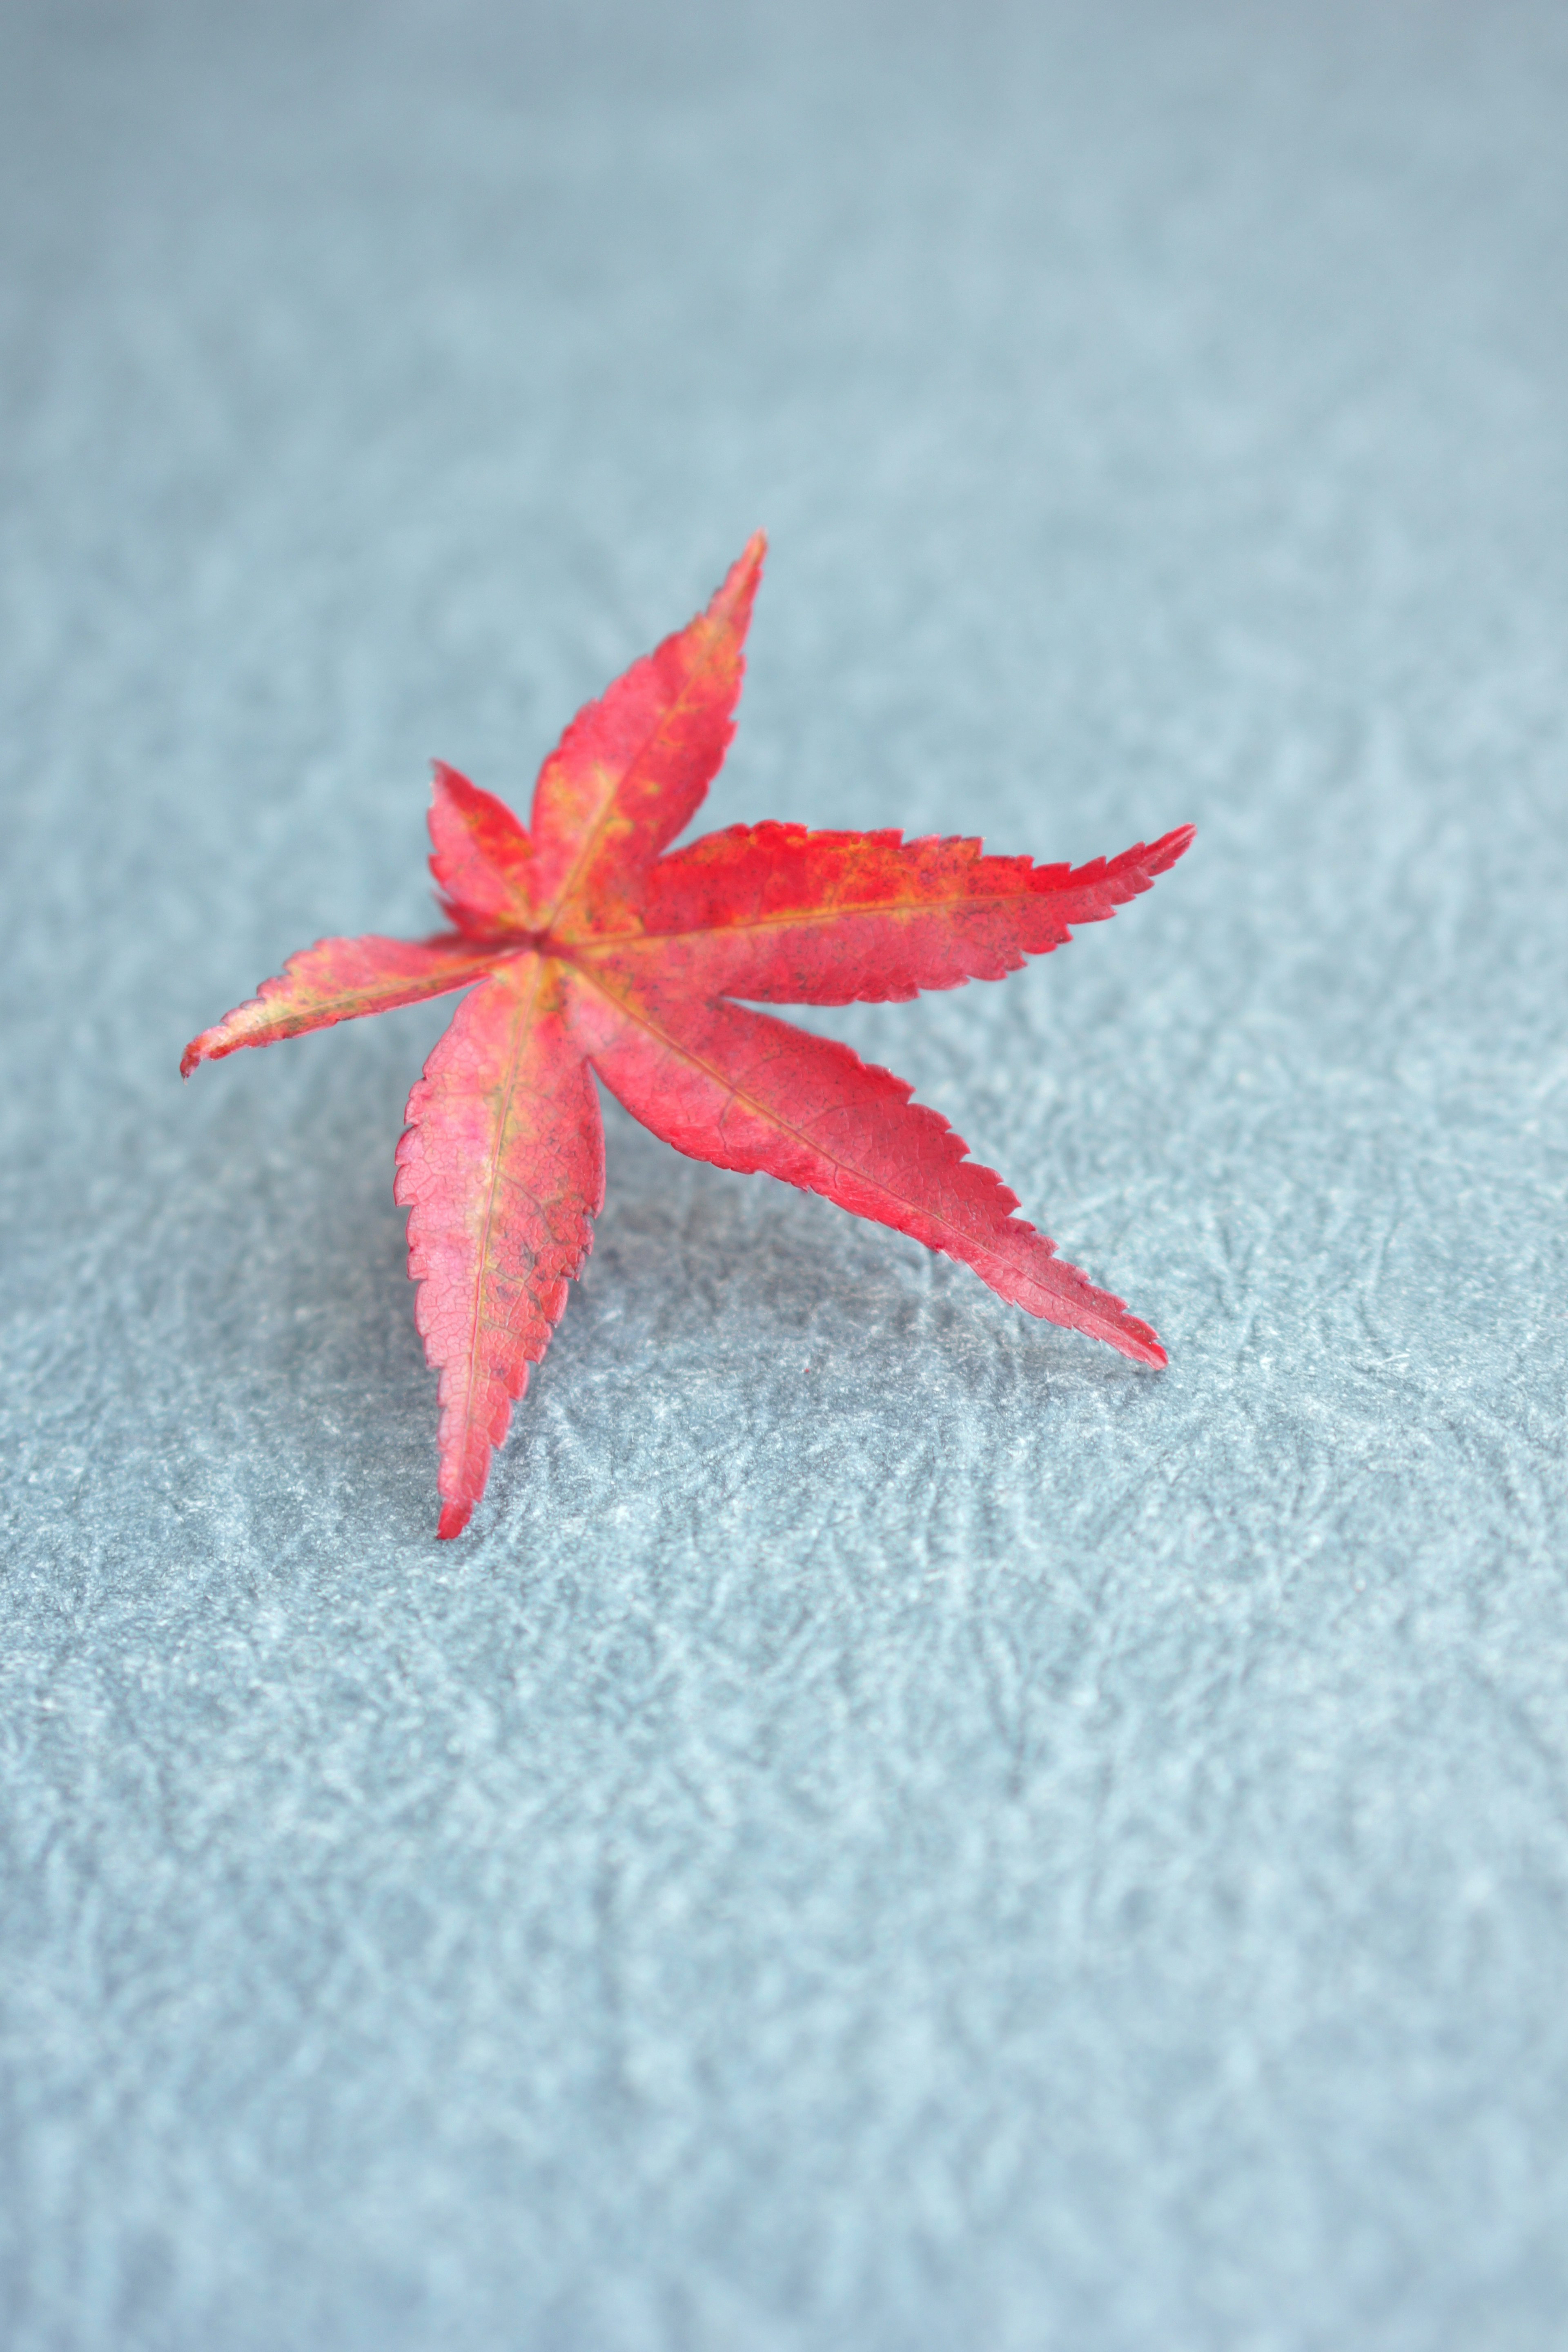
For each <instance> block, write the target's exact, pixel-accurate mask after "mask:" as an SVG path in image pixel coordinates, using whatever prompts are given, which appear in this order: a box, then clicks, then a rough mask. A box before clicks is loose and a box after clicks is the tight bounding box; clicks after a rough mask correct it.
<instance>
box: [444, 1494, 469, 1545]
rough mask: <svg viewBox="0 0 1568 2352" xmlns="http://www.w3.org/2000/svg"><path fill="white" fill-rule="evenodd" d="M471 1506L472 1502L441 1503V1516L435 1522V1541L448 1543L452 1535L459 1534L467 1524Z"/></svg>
mask: <svg viewBox="0 0 1568 2352" xmlns="http://www.w3.org/2000/svg"><path fill="white" fill-rule="evenodd" d="M472 1511H473V1505H472V1503H443V1504H442V1506H441V1516H440V1517H439V1519H438V1520H437V1523H436V1539H437V1543H450V1542H451V1540H452V1538H453V1537H454V1536H460V1535H461V1534H462V1532H463V1529H464V1528H466V1527H467V1526H468V1519H469V1517H470V1515H471V1513H472Z"/></svg>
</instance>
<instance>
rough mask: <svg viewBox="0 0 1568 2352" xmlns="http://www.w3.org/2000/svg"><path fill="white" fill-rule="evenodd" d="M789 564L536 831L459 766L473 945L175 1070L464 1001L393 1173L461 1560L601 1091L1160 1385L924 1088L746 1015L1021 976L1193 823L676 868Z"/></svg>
mask: <svg viewBox="0 0 1568 2352" xmlns="http://www.w3.org/2000/svg"><path fill="white" fill-rule="evenodd" d="M764 545H765V542H764V541H763V535H762V533H761V532H760V531H759V532H758V534H757V536H756V537H755V538H754V539H753V540H752V542H751V545H750V546H749V547H748V548H747V549H746V551H745V553H744V554H743V555H742V557H741V559H740V561H739V562H738V563H736V564H735V565H734V567H733V569H732V570H731V572H730V575H729V577H728V578H727V579H726V581H725V582H724V584H723V586H722V587H721V589H720V590H719V591H718V593H717V594H716V595H715V596H714V598H713V601H712V603H711V604H710V605H709V607H708V609H707V611H706V612H705V613H700V614H698V616H697V618H696V619H695V620H694V621H693V622H691V624H690V625H689V627H687V628H685V629H682V630H681V631H680V632H679V635H676V636H672V637H668V638H667V639H666V640H665V642H664V644H663V645H661V646H659V647H658V651H657V652H656V653H652V654H649V655H648V656H647V657H646V658H645V659H644V660H642V661H639V662H636V663H634V664H633V666H632V667H631V668H630V669H629V670H627V671H626V675H625V676H624V677H620V678H617V679H616V683H615V685H614V686H612V687H611V688H610V689H609V691H608V692H607V693H606V694H605V698H604V699H603V700H602V701H600V702H594V703H590V704H589V705H588V706H587V708H586V709H584V710H581V711H580V712H579V713H578V715H577V717H576V718H575V719H574V720H573V722H572V724H571V726H570V727H569V728H568V729H567V730H566V732H565V734H564V735H563V737H562V739H561V741H560V743H559V744H558V745H557V747H556V749H555V750H554V751H552V753H551V755H550V757H549V759H548V760H546V761H545V763H544V766H543V768H542V770H541V772H540V776H539V782H538V784H537V786H536V787H535V790H534V795H533V814H532V822H531V825H530V826H529V827H528V828H527V829H526V830H525V829H524V827H523V826H522V824H520V822H519V821H518V819H517V818H516V817H515V816H514V815H513V814H512V812H511V811H510V809H509V808H507V807H506V806H505V805H504V803H501V802H500V801H498V800H496V799H495V798H493V797H492V795H491V794H490V793H485V792H480V791H479V789H478V788H477V787H476V786H475V785H473V784H471V783H469V782H468V778H467V777H466V776H460V775H458V772H457V771H456V770H455V769H452V768H448V767H445V766H442V765H441V764H440V763H439V762H437V767H436V782H435V798H434V803H433V805H432V808H431V811H430V834H431V838H432V840H433V842H434V844H435V856H433V857H432V859H431V861H430V864H431V870H432V872H433V873H434V875H435V877H436V885H437V890H438V892H439V894H440V898H441V901H442V904H443V907H444V909H445V911H446V913H447V917H448V918H449V919H450V922H451V926H452V928H451V929H450V930H447V931H441V932H438V933H437V935H436V936H435V937H434V938H433V939H428V940H421V941H418V942H414V941H409V940H386V939H377V938H368V939H357V940H321V941H319V942H318V944H317V945H316V946H315V947H313V948H307V949H306V950H304V952H303V953H302V954H300V955H296V956H291V957H290V958H289V961H288V962H287V963H286V964H285V966H284V968H283V971H282V975H281V977H280V978H279V979H277V980H268V981H265V982H263V983H262V987H261V992H260V993H259V995H258V996H256V997H254V998H253V999H252V1000H251V1001H250V1003H247V1004H242V1005H240V1006H239V1007H238V1008H237V1010H236V1011H235V1012H233V1013H227V1014H226V1016H225V1017H224V1019H223V1020H222V1021H220V1022H219V1023H218V1024H217V1026H216V1028H215V1029H207V1030H204V1031H203V1033H202V1034H201V1035H200V1036H199V1037H197V1038H195V1039H194V1040H193V1042H192V1043H191V1044H190V1045H187V1046H186V1048H185V1052H184V1058H183V1060H182V1062H181V1064H180V1067H181V1070H182V1072H183V1074H184V1075H185V1076H189V1075H190V1073H191V1071H192V1070H193V1069H194V1068H195V1066H196V1064H197V1063H198V1062H204V1061H205V1062H213V1061H217V1060H219V1059H220V1058H221V1057H222V1056H223V1055H225V1054H232V1053H234V1052H235V1051H236V1049H237V1047H239V1046H241V1045H270V1044H272V1042H273V1041H274V1040H275V1039H276V1038H279V1037H292V1036H295V1035H297V1034H299V1033H300V1031H301V1030H305V1029H325V1028H328V1027H330V1026H331V1024H332V1023H333V1022H335V1021H349V1020H353V1019H354V1018H355V1017H356V1016H357V1015H358V1014H360V1013H384V1012H386V1011H387V1010H389V1009H390V1008H391V1007H392V1006H394V1005H397V1004H412V1003H415V1002H416V1000H417V999H419V998H421V997H426V996H438V995H440V994H442V993H443V992H447V991H449V990H454V989H468V990H470V991H471V993H470V994H468V996H466V997H465V998H464V1000H463V1002H462V1003H461V1004H459V1006H458V1010H457V1012H456V1013H455V1014H454V1016H453V1019H452V1023H451V1026H450V1027H449V1028H448V1029H447V1033H446V1034H445V1035H444V1036H443V1038H442V1039H441V1042H440V1044H439V1045H437V1047H436V1050H435V1052H434V1053H433V1054H432V1055H431V1056H430V1058H429V1060H428V1061H427V1062H426V1065H425V1074H424V1076H423V1077H421V1078H420V1080H419V1082H418V1084H417V1085H416V1087H415V1088H414V1091H413V1093H412V1094H411V1095H410V1097H409V1098H408V1125H407V1129H406V1131H405V1134H404V1137H403V1139H402V1141H401V1143H400V1144H399V1145H398V1148H397V1183H396V1198H397V1200H398V1201H399V1202H401V1204H402V1205H403V1206H404V1207H405V1208H406V1209H407V1210H408V1212H409V1218H408V1270H409V1273H410V1275H411V1276H413V1278H414V1280H415V1281H416V1283H417V1284H418V1285H419V1293H418V1303H417V1307H416V1319H417V1322H418V1326H419V1329H420V1332H421V1335H422V1336H423V1338H424V1341H425V1351H426V1358H427V1359H428V1360H429V1362H430V1363H431V1365H432V1366H434V1367H436V1368H437V1369H438V1370H439V1371H440V1374H441V1387H440V1403H441V1428H440V1475H439V1482H438V1483H439V1486H440V1493H441V1517H440V1526H439V1529H438V1532H439V1533H440V1534H441V1535H442V1536H455V1535H458V1533H460V1531H461V1530H462V1528H464V1527H466V1526H467V1524H468V1516H469V1514H470V1512H471V1511H472V1510H473V1507H474V1505H475V1504H476V1503H477V1502H478V1501H479V1496H481V1495H482V1494H483V1493H484V1489H485V1480H486V1478H487V1476H488V1475H489V1461H490V1454H491V1451H492V1449H493V1448H494V1447H496V1446H498V1445H499V1444H500V1443H501V1440H502V1439H503V1438H504V1436H505V1435H506V1431H507V1423H508V1422H509V1420H510V1415H511V1404H512V1400H513V1398H515V1397H521V1394H522V1392H523V1390H524V1389H525V1387H526V1386H527V1384H528V1368H529V1366H530V1364H536V1363H538V1362H539V1360H540V1359H541V1358H542V1356H543V1354H544V1351H545V1349H546V1348H547V1347H548V1346H549V1344H550V1337H551V1333H552V1329H553V1328H554V1326H555V1324H557V1323H558V1322H559V1321H560V1319H561V1314H562V1310H563V1307H564V1306H565V1304H566V1284H567V1279H568V1277H569V1276H574V1275H576V1274H577V1273H579V1272H580V1271H581V1268H582V1265H583V1261H584V1258H585V1257H586V1255H587V1254H588V1251H589V1249H590V1247H591V1245H592V1240H593V1234H592V1223H591V1221H592V1219H593V1218H594V1217H595V1215H596V1214H597V1213H598V1211H599V1209H600V1208H601V1207H602V1206H603V1203H604V1197H605V1147H604V1133H603V1129H602V1127H601V1125H600V1120H599V1105H598V1098H597V1097H596V1095H595V1090H594V1085H593V1080H592V1078H591V1077H590V1076H589V1072H590V1070H592V1071H594V1072H595V1073H596V1074H597V1076H599V1078H600V1079H601V1080H602V1081H603V1082H604V1084H605V1086H606V1087H609V1089H610V1092H611V1093H612V1094H613V1095H614V1096H615V1097H616V1099H617V1100H618V1101H620V1102H621V1103H623V1104H624V1105H625V1106H626V1109H627V1110H629V1111H630V1112H631V1114H632V1116H633V1117H634V1118H639V1119H641V1121H642V1122H643V1124H644V1126H645V1127H648V1128H651V1129H652V1130H653V1132H654V1133H655V1134H656V1135H661V1136H663V1137H664V1139H666V1141H667V1142H669V1143H673V1144H674V1145H675V1147H676V1149H677V1150H679V1151H685V1152H689V1154H690V1156H691V1157H692V1158H693V1159H694V1160H710V1161H712V1162H713V1164H714V1165H715V1166H717V1167H720V1168H736V1169H742V1170H747V1171H753V1170H757V1169H761V1170H763V1171H766V1173H767V1174H769V1175H770V1176H780V1177H782V1178H783V1179H784V1181H785V1182H786V1183H790V1184H798V1185H800V1186H801V1187H802V1188H803V1189H804V1190H805V1191H806V1192H821V1193H824V1194H825V1195H826V1198H827V1199H828V1200H830V1201H837V1202H838V1204H839V1206H840V1207H841V1208H845V1209H848V1210H850V1211H851V1212H852V1213H854V1214H855V1215H857V1216H861V1217H870V1218H874V1219H876V1220H877V1221H878V1223H881V1224H885V1225H892V1226H894V1227H896V1228H897V1230H898V1231H899V1232H900V1233H905V1234H913V1235H914V1237H915V1239H916V1240H917V1241H921V1242H924V1243H925V1244H926V1245H927V1247H928V1248H930V1249H933V1250H945V1251H946V1252H947V1253H948V1255H950V1256H952V1257H956V1258H962V1259H963V1263H964V1264H965V1265H971V1266H973V1269H974V1271H975V1273H976V1274H977V1275H979V1276H980V1278H981V1280H982V1281H983V1282H985V1283H988V1284H989V1285H990V1286H991V1288H992V1289H993V1290H994V1291H996V1292H998V1293H999V1294H1000V1296H1001V1297H1004V1298H1009V1299H1012V1300H1013V1301H1014V1302H1015V1303H1016V1305H1017V1306H1019V1307H1025V1308H1026V1309H1027V1311H1028V1312H1029V1313H1030V1314H1031V1315H1041V1316H1045V1317H1046V1318H1048V1319H1049V1320H1050V1321H1051V1322H1053V1323H1065V1324H1069V1325H1071V1326H1072V1327H1073V1328H1075V1329H1077V1330H1079V1331H1087V1332H1089V1333H1091V1334H1092V1335H1093V1337H1094V1338H1096V1339H1104V1340H1107V1341H1109V1343H1110V1346H1111V1347H1113V1348H1120V1349H1121V1351H1122V1353H1123V1354H1124V1355H1128V1356H1133V1357H1136V1358H1137V1359H1138V1360H1139V1361H1140V1362H1142V1363H1145V1364H1163V1362H1164V1361H1165V1351H1164V1349H1163V1348H1162V1347H1161V1345H1160V1343H1159V1341H1158V1339H1156V1338H1155V1336H1154V1334H1153V1332H1152V1330H1151V1329H1150V1328H1149V1326H1148V1324H1147V1323H1141V1322H1140V1321H1139V1320H1138V1319H1137V1318H1136V1317H1135V1316H1132V1315H1129V1314H1128V1313H1127V1311H1126V1309H1125V1308H1124V1307H1123V1306H1122V1304H1121V1300H1120V1299H1119V1298H1113V1297H1111V1296H1110V1292H1109V1291H1104V1290H1097V1289H1096V1288H1095V1286H1094V1285H1093V1284H1092V1283H1091V1282H1089V1279H1088V1277H1087V1276H1084V1275H1081V1274H1080V1273H1079V1271H1078V1269H1077V1267H1076V1266H1071V1265H1066V1264H1064V1262H1063V1261H1062V1260H1061V1259H1060V1258H1059V1257H1058V1256H1057V1255H1056V1250H1055V1245H1054V1244H1052V1243H1051V1242H1049V1241H1047V1239H1046V1237H1045V1235H1044V1234H1037V1232H1036V1231H1035V1229H1034V1227H1033V1226H1032V1225H1027V1224H1026V1223H1024V1222H1023V1221H1022V1219H1021V1218H1018V1217H1016V1216H1014V1214H1013V1211H1014V1210H1015V1209H1016V1207H1017V1205H1018V1204H1017V1200H1016V1196H1015V1194H1013V1193H1012V1192H1009V1191H1008V1190H1007V1188H1006V1186H1005V1184H1004V1183H1003V1181H1002V1180H1001V1178H1000V1177H999V1176H997V1175H994V1173H993V1172H992V1171H991V1170H990V1169H989V1168H982V1167H979V1166H978V1165H977V1164H976V1163H975V1162H974V1161H973V1160H971V1159H970V1158H969V1157H968V1146H967V1145H966V1144H964V1143H963V1141H962V1140H961V1139H960V1138H959V1137H958V1136H956V1135H955V1134H954V1133H953V1131H952V1129H951V1128H950V1127H949V1125H948V1123H947V1121H946V1119H944V1118H941V1117H940V1116H939V1115H938V1113H937V1112H935V1111H933V1110H926V1109H924V1108H921V1106H920V1105H919V1104H917V1103H913V1102H911V1101H910V1088H909V1087H907V1086H905V1085H904V1083H903V1081H902V1080H901V1079H900V1078H896V1077H894V1076H892V1074H891V1073H890V1072H889V1071H888V1070H881V1069H877V1068H874V1067H871V1066H868V1064H866V1063H864V1062H862V1061H860V1060H859V1058H858V1056H857V1055H854V1054H852V1053H851V1052H850V1050H849V1048H848V1047H847V1045H834V1044H832V1043H830V1042H828V1041H827V1040H826V1039H825V1038H821V1037H814V1036H810V1035H808V1034H806V1033H805V1031H803V1030H799V1029H795V1028H793V1027H791V1026H790V1025H789V1024H786V1023H784V1022H782V1021H775V1020H774V1019H773V1017H772V1015H771V1014H769V1013H753V1012H751V1011H748V1010H747V1009H746V1007H745V1005H744V1004H742V1003H737V1002H736V1001H735V1000H736V999H737V998H742V999H747V1000H750V1001H751V1002H752V1003H770V1004H847V1003H850V1002H851V1001H853V1000H857V999H858V1000H863V1001H869V1002H871V1003H884V1002H886V1001H888V1000H889V999H900V1000H902V999H906V998H909V997H912V996H914V995H915V994H916V993H917V992H918V991H919V990H921V989H922V988H954V987H957V986H958V985H959V984H960V983H961V982H963V981H966V980H1000V979H1001V978H1002V977H1003V975H1004V974H1005V973H1006V972H1009V971H1017V970H1018V969H1019V967H1020V966H1021V964H1022V963H1023V961H1024V958H1025V957H1026V955H1041V954H1045V953H1047V951H1048V950H1050V949H1052V948H1056V947H1060V946H1061V945H1062V943H1063V941H1064V940H1067V939H1068V936H1069V930H1068V926H1069V925H1070V924H1073V923H1092V922H1100V921H1101V920H1103V919H1104V918H1105V917H1106V916H1108V915H1110V914H1111V913H1113V912H1114V910H1115V909H1116V908H1118V907H1120V906H1123V905H1125V903H1126V902H1127V900H1128V899H1129V898H1135V897H1136V896H1137V895H1138V893H1139V892H1140V891H1142V890H1146V889H1148V887H1149V886H1150V884H1151V883H1152V880H1153V878H1154V877H1155V876H1156V875H1157V874H1163V872H1164V871H1165V869H1166V868H1167V867H1168V866H1172V865H1173V864H1174V862H1175V860H1176V859H1177V858H1178V857H1179V856H1181V855H1182V852H1183V851H1184V849H1185V848H1186V846H1187V844H1188V843H1189V842H1190V841H1191V839H1192V837H1193V828H1192V826H1191V825H1183V826H1180V827H1179V828H1178V829H1177V830H1176V831H1175V832H1174V833H1168V834H1166V835H1164V836H1163V839H1161V840H1159V841H1156V842H1154V843H1153V844H1152V845H1150V846H1147V847H1146V846H1145V845H1143V844H1142V842H1140V843H1139V844H1138V845H1137V847H1136V848H1133V849H1129V850H1125V851H1124V852H1123V853H1122V855H1121V856H1120V857H1113V858H1110V859H1109V860H1108V859H1106V858H1103V857H1100V858H1096V859H1095V860H1094V861H1093V862H1092V864H1090V865H1088V866H1078V867H1076V868H1074V867H1070V866H1035V865H1032V864H1031V862H1030V861H1029V859H1028V858H1026V857H986V856H983V855H982V853H981V845H980V843H979V842H977V841H963V840H948V841H939V840H927V841H905V840H903V839H902V838H901V836H900V835H899V834H897V833H812V832H808V831H807V829H806V828H805V826H804V825H798V824H755V825H739V824H738V825H731V826H730V827H729V828H728V829H727V830H726V831H725V832H722V833H710V834H707V835H704V836H703V838H702V839H701V840H700V841H694V842H691V843H690V844H689V845H688V846H687V847H686V848H685V849H680V850H677V851H675V852H674V853H673V854H672V855H670V856H665V855H663V853H664V851H665V850H666V848H667V845H668V843H670V842H671V841H673V839H674V838H675V836H676V835H677V834H678V833H679V832H680V830H681V828H682V827H683V826H684V825H685V824H687V823H688V822H689V819H690V818H691V816H692V815H693V814H695V812H696V810H697V808H698V806H699V805H700V802H701V800H702V797H703V794H704V793H706V792H707V789H708V786H709V784H710V782H711V781H712V779H713V777H714V775H715V774H716V773H717V772H718V769H719V765H720V762H721V760H722V759H723V757H724V753H725V751H726V750H727V749H728V746H729V742H730V738H731V735H732V733H733V732H734V720H733V718H732V715H731V714H732V713H733V710H734V708H735V703H736V699H737V698H738V696H739V694H740V690H741V675H742V667H743V664H742V652H741V648H742V644H743V642H744V639H745V635H746V628H747V625H748V623H749V621H750V619H751V613H752V599H753V597H754V596H755V593H756V588H757V581H758V578H759V576H760V574H761V572H762V564H763V549H764Z"/></svg>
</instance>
